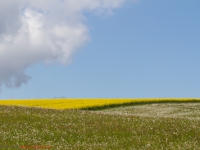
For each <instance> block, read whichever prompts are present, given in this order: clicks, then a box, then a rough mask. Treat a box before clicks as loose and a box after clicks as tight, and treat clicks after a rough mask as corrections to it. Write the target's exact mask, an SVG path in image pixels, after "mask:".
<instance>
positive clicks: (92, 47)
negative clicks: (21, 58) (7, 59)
mask: <svg viewBox="0 0 200 150" xmlns="http://www.w3.org/2000/svg"><path fill="white" fill-rule="evenodd" d="M199 6H200V1H197V0H192V1H188V0H182V1H178V0H168V1H160V0H138V2H137V3H135V2H124V3H120V4H119V6H118V7H117V8H115V7H114V6H112V7H113V8H111V10H109V12H108V11H107V10H105V9H108V8H107V6H105V9H104V8H103V9H102V11H105V12H103V13H99V12H96V10H93V11H82V12H81V14H82V15H83V16H84V20H81V23H82V24H83V25H84V26H85V27H87V30H88V33H87V35H89V36H88V37H89V39H90V40H85V41H83V44H81V46H77V47H76V46H75V48H74V49H75V50H74V51H75V52H74V53H73V55H72V56H70V61H69V63H64V65H63V64H62V63H60V61H57V60H56V61H53V63H44V62H43V61H34V62H33V63H30V64H29V65H28V67H25V69H24V70H25V74H26V75H27V76H30V77H31V78H30V79H29V80H28V81H27V82H24V83H22V84H21V85H20V86H14V87H11V88H10V87H6V86H5V84H4V82H3V81H2V84H0V85H1V86H2V89H1V94H0V98H1V99H10V98H11V99H18V98H20V99H21V98H23V99H25V98H54V97H122V98H123V97H124V98H138V97H140V98H142V97H144V98H146V97H200V94H199V85H200V69H199V63H200V60H199V56H200V50H199V48H200V42H199V39H200V19H199V16H200V10H199ZM110 7H111V6H109V9H110ZM110 11H111V12H112V13H110ZM61 13H62V12H61ZM0 27H1V26H0ZM84 35H85V34H84ZM80 38H84V36H81V37H80ZM44 54H46V53H44ZM21 55H23V53H21ZM37 57H39V56H38V55H37ZM45 59H46V58H45ZM52 59H53V58H52ZM67 61H68V59H67ZM3 71H6V70H3ZM2 80H3V79H2ZM0 82H1V80H0Z"/></svg>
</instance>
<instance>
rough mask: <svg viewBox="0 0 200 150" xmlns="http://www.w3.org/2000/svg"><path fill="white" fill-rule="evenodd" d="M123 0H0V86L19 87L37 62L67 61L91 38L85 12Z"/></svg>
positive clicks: (25, 81) (26, 80)
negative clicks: (27, 72) (26, 71)
mask: <svg viewBox="0 0 200 150" xmlns="http://www.w3.org/2000/svg"><path fill="white" fill-rule="evenodd" d="M124 1H125V0H7V1H1V2H0V87H1V86H2V85H6V86H7V87H10V88H13V87H20V86H21V84H22V83H27V82H28V80H29V79H30V77H29V76H27V75H26V74H25V73H24V71H25V70H26V69H27V68H28V67H29V66H31V65H34V64H37V63H42V62H44V63H49V62H61V63H64V64H66V63H68V62H70V61H71V58H72V55H73V54H74V53H75V52H76V50H77V48H78V47H81V46H82V45H84V44H85V43H87V42H88V41H89V40H90V36H89V31H88V28H87V26H86V25H85V24H84V22H85V16H84V15H83V13H84V12H85V11H88V12H97V13H98V12H105V11H111V10H112V9H113V8H118V7H120V6H121V5H122V3H124Z"/></svg>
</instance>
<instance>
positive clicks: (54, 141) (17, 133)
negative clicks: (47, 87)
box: [0, 103, 200, 150]
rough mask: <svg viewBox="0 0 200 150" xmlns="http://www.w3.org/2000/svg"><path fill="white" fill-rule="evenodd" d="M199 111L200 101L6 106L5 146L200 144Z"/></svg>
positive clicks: (0, 131) (2, 122) (100, 149)
mask: <svg viewBox="0 0 200 150" xmlns="http://www.w3.org/2000/svg"><path fill="white" fill-rule="evenodd" d="M156 108H157V110H155V109H156ZM168 108H170V109H168ZM166 110H168V111H166ZM159 111H160V112H159ZM176 114H177V115H176ZM181 114H182V115H181ZM198 114H200V104H199V103H179V104H178V103H173V104H172V103H163V104H146V105H137V106H126V107H125V106H124V107H113V108H112V107H110V108H109V109H105V110H97V109H96V111H89V110H63V111H61V110H52V109H40V108H27V107H15V106H0V135H1V136H0V149H6V150H10V149H16V150H17V149H20V146H32V148H33V146H43V147H44V146H50V147H51V148H49V149H53V150H54V149H55V150H56V149H58V150H68V149H69V150H70V149H72V150H74V149H75V150H76V149H77V150H79V149H80V150H88V149H92V150H93V149H95V150H105V149H116V150H117V149H120V150H121V149H124V150H128V149H131V150H132V149H148V150H149V149H150V150H151V149H152V150H155V149H158V150H161V149H180V150H182V149H200V118H199V117H198ZM184 116H186V117H184ZM192 116H193V117H192ZM29 148H31V147H29ZM47 148H48V147H46V149H47Z"/></svg>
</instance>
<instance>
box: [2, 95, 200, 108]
mask: <svg viewBox="0 0 200 150" xmlns="http://www.w3.org/2000/svg"><path fill="white" fill-rule="evenodd" d="M157 102H159V103H160V102H161V103H162V102H200V99H192V98H139V99H133V98H54V99H28V100H0V105H12V106H26V107H40V108H47V109H60V110H65V109H95V108H97V109H98V108H104V107H106V108H107V107H112V106H120V105H134V104H144V103H157Z"/></svg>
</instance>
